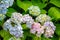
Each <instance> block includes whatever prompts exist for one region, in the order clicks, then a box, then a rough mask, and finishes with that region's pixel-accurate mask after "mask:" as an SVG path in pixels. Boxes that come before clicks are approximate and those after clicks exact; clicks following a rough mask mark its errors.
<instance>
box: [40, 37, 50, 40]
mask: <svg viewBox="0 0 60 40" xmlns="http://www.w3.org/2000/svg"><path fill="white" fill-rule="evenodd" d="M41 40H51V39H50V38H46V37H45V36H42V37H41Z"/></svg>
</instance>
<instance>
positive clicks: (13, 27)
mask: <svg viewBox="0 0 60 40" xmlns="http://www.w3.org/2000/svg"><path fill="white" fill-rule="evenodd" d="M3 29H4V30H6V31H8V30H9V32H10V34H11V35H14V36H15V37H17V38H18V37H22V36H23V30H22V27H21V25H19V24H14V23H13V22H12V21H11V20H10V19H9V20H7V21H6V22H5V23H4V25H3Z"/></svg>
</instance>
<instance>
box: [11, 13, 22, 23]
mask: <svg viewBox="0 0 60 40" xmlns="http://www.w3.org/2000/svg"><path fill="white" fill-rule="evenodd" d="M22 17H23V16H22V14H20V13H17V12H14V13H12V16H11V21H12V22H14V23H17V24H18V23H21V22H22Z"/></svg>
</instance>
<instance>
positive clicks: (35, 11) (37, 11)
mask: <svg viewBox="0 0 60 40" xmlns="http://www.w3.org/2000/svg"><path fill="white" fill-rule="evenodd" d="M28 10H29V13H30V14H31V15H33V16H38V15H39V14H40V8H39V7H38V6H31V7H30V8H28Z"/></svg>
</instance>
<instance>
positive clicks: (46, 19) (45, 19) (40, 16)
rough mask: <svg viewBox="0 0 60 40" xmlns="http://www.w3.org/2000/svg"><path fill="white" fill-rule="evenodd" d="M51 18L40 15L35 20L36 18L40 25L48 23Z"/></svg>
mask: <svg viewBox="0 0 60 40" xmlns="http://www.w3.org/2000/svg"><path fill="white" fill-rule="evenodd" d="M50 20H51V18H50V16H48V15H46V14H40V15H39V16H38V17H37V18H36V21H37V22H40V23H44V22H46V21H50Z"/></svg>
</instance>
